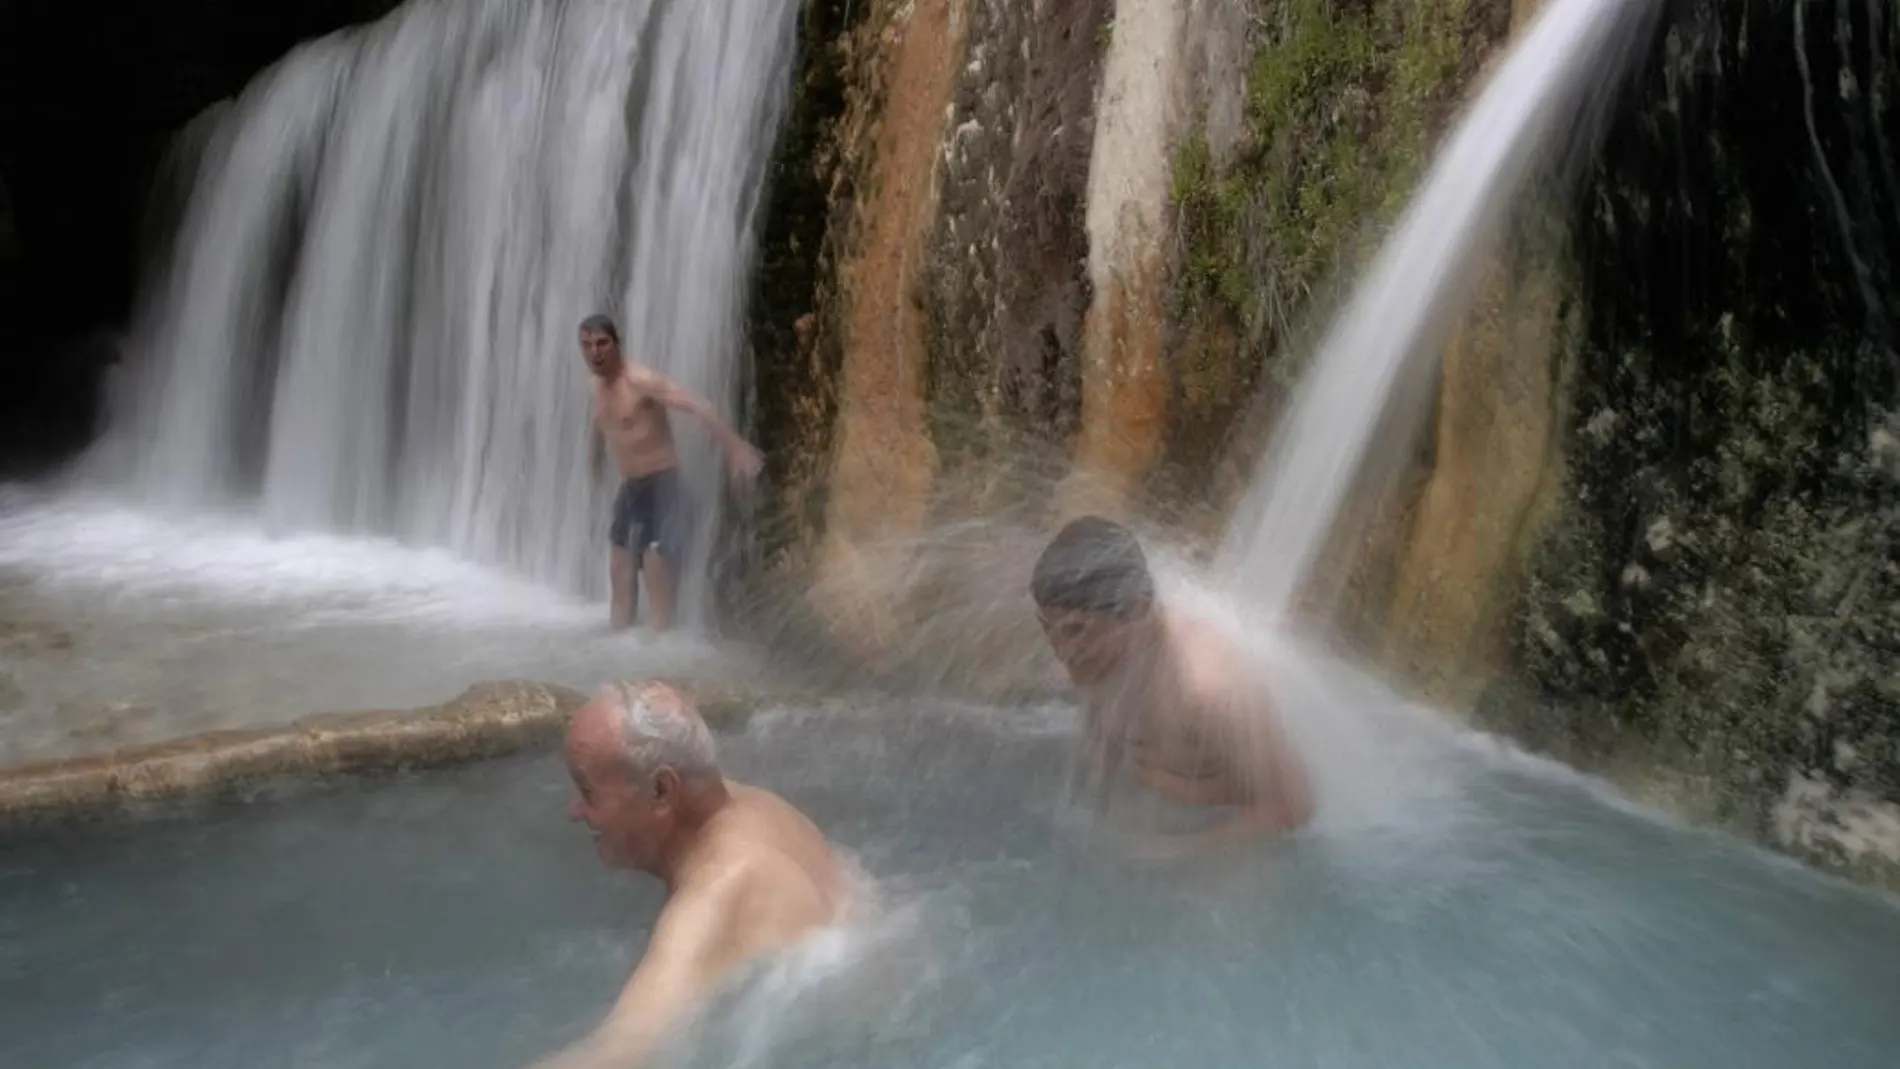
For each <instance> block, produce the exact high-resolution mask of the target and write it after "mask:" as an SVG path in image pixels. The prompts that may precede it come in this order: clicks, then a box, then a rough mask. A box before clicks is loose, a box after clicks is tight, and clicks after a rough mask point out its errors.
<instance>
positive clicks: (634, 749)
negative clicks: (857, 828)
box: [535, 683, 852, 1069]
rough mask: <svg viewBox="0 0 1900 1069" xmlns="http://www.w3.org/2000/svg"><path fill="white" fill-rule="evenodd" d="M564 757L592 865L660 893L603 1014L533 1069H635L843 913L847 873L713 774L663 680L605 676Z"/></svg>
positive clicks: (572, 729) (795, 826)
mask: <svg viewBox="0 0 1900 1069" xmlns="http://www.w3.org/2000/svg"><path fill="white" fill-rule="evenodd" d="M567 764H568V771H569V774H570V775H571V776H572V777H573V780H574V789H575V798H574V803H573V807H572V808H573V817H574V819H575V820H578V821H581V822H582V823H584V824H586V825H587V827H588V830H590V831H592V832H593V834H594V849H595V851H596V852H597V853H598V854H599V855H600V860H601V862H602V863H603V864H605V865H607V866H609V867H612V868H629V869H637V870H639V871H642V872H646V873H649V874H651V875H653V876H655V877H657V878H659V879H660V880H661V881H662V882H664V883H665V884H666V904H665V905H664V906H662V907H661V909H660V916H659V919H658V920H657V921H656V922H655V923H654V925H653V934H652V935H651V936H650V937H649V938H648V941H647V949H646V954H645V956H643V957H642V958H641V959H640V965H639V967H638V968H636V969H635V970H634V972H633V977H632V978H631V979H630V980H628V981H627V985H626V987H625V989H624V990H622V992H621V994H620V998H619V999H618V1000H617V1001H616V1002H615V1003H614V1006H613V1009H612V1010H610V1011H608V1014H607V1017H606V1020H604V1021H602V1022H601V1023H600V1025H599V1026H598V1027H596V1028H595V1029H594V1031H593V1032H592V1033H591V1034H589V1035H588V1036H587V1037H586V1038H584V1039H582V1040H581V1041H580V1042H578V1043H576V1044H574V1045H573V1046H571V1047H568V1048H567V1049H565V1050H563V1051H561V1052H559V1053H557V1054H555V1055H554V1056H552V1057H550V1058H548V1059H546V1060H544V1061H541V1062H539V1063H537V1065H536V1066H535V1069H638V1067H639V1066H641V1065H643V1064H645V1063H646V1062H647V1061H648V1059H650V1058H651V1057H652V1056H653V1055H654V1054H655V1053H656V1052H657V1051H658V1050H659V1049H660V1048H662V1047H664V1046H665V1045H666V1043H667V1041H668V1040H670V1039H671V1038H672V1037H673V1036H674V1035H675V1034H676V1033H677V1032H678V1030H679V1028H680V1026H682V1025H684V1024H686V1023H687V1022H688V1021H689V1020H690V1019H691V1018H692V1017H693V1015H694V1014H695V1012H696V1011H698V1010H699V1009H701V1008H703V1007H704V1006H705V1004H706V999H707V997H708V996H710V995H712V994H713V993H714V992H715V991H716V990H717V989H718V988H719V987H720V986H721V984H723V983H724V981H726V980H727V979H728V978H729V977H730V976H731V975H732V974H733V973H734V971H735V970H738V969H740V968H742V967H744V966H745V965H747V964H749V963H751V962H754V961H757V960H760V959H761V958H764V957H767V956H770V955H772V954H774V953H777V952H780V951H784V950H787V949H789V948H791V947H792V946H793V945H794V944H796V943H798V942H799V941H801V940H802V939H804V938H805V937H806V936H808V935H810V934H812V933H814V932H816V931H818V930H819V929H822V928H825V927H827V926H830V925H832V924H836V923H843V922H846V921H847V920H848V917H847V912H848V911H849V910H850V908H851V895H852V889H851V881H850V879H849V877H848V875H847V873H846V872H845V870H844V866H843V865H841V864H840V862H839V859H838V857H837V855H836V854H834V853H833V851H832V849H831V846H830V844H829V843H827V842H826V840H825V836H824V833H822V832H821V831H819V830H818V828H817V827H815V826H814V825H813V824H812V823H811V821H810V820H808V819H806V817H805V816H804V815H803V814H802V813H800V812H799V811H798V810H797V809H795V808H793V807H792V805H791V804H790V803H789V802H786V801H785V800H784V799H782V798H780V797H779V796H778V795H776V794H773V793H772V792H770V791H767V790H764V789H761V788H758V787H749V786H746V785H745V784H741V783H736V782H734V781H732V780H728V779H725V778H724V777H723V776H721V775H720V772H719V765H718V761H717V760H716V755H715V752H714V745H713V737H712V733H711V732H710V731H709V730H707V727H706V722H705V721H704V720H702V719H701V718H700V716H699V713H698V712H697V711H696V710H695V709H694V708H693V706H692V703H691V702H690V701H689V700H688V699H687V698H686V696H685V695H683V694H681V693H680V692H679V691H677V690H675V689H673V688H672V687H669V686H666V685H665V684H663V683H647V684H643V685H629V684H624V683H621V684H613V685H609V686H607V687H603V688H602V689H601V690H600V691H599V692H598V693H597V694H595V696H594V698H593V700H592V701H590V702H588V703H587V704H586V705H585V706H583V707H582V708H581V709H580V711H579V712H577V713H575V714H574V719H573V721H572V722H571V723H570V725H569V727H568V734H567Z"/></svg>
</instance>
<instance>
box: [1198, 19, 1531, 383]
mask: <svg viewBox="0 0 1900 1069" xmlns="http://www.w3.org/2000/svg"><path fill="white" fill-rule="evenodd" d="M1498 9H1501V10H1502V11H1503V13H1504V14H1505V15H1506V16H1507V17H1508V8H1504V7H1502V5H1498V4H1487V3H1486V2H1485V0H1424V2H1417V0H1371V2H1370V3H1365V4H1339V3H1334V2H1330V0H1267V2H1264V3H1262V4H1261V5H1260V12H1259V16H1258V22H1257V26H1258V33H1259V35H1260V37H1259V41H1258V46H1257V49H1256V51H1255V52H1254V55H1253V59H1252V63H1251V66H1250V70H1249V74H1248V79H1247V88H1246V98H1245V117H1246V129H1245V130H1244V131H1243V134H1242V137H1241V139H1240V142H1239V144H1238V145H1237V146H1236V148H1235V151H1234V153H1233V158H1232V159H1231V160H1227V161H1218V160H1216V159H1215V158H1214V154H1213V152H1212V150H1211V149H1210V146H1209V143H1208V139H1207V137H1206V135H1205V134H1204V133H1202V132H1197V133H1195V134H1194V135H1192V136H1190V137H1189V138H1187V139H1186V140H1185V142H1184V143H1183V144H1182V146H1181V147H1180V149H1179V150H1178V152H1177V155H1176V159H1175V167H1174V201H1175V207H1176V210H1177V213H1178V218H1179V225H1180V233H1181V236H1182V243H1183V247H1182V249H1181V263H1182V270H1181V274H1180V294H1179V295H1180V297H1181V299H1182V300H1183V302H1184V309H1183V310H1184V312H1186V313H1187V314H1190V315H1192V314H1195V313H1206V312H1213V313H1215V314H1224V315H1229V316H1232V317H1233V318H1234V319H1235V320H1236V321H1237V322H1238V323H1239V325H1240V326H1241V327H1242V333H1243V336H1244V338H1245V339H1246V344H1247V348H1248V350H1249V354H1248V355H1249V357H1250V358H1251V359H1252V360H1253V361H1256V362H1257V361H1258V360H1260V359H1262V358H1265V357H1267V356H1270V355H1272V353H1273V352H1274V351H1275V350H1276V348H1277V347H1278V346H1279V345H1280V344H1281V343H1282V342H1283V341H1284V340H1285V339H1286V337H1287V336H1288V334H1289V333H1290V331H1291V329H1292V327H1293V324H1292V323H1291V322H1290V317H1291V316H1293V315H1294V314H1296V313H1297V312H1298V311H1299V310H1301V309H1303V308H1305V307H1306V306H1307V304H1308V302H1309V300H1310V298H1311V297H1312V295H1313V293H1314V292H1315V290H1316V289H1317V288H1318V287H1319V286H1320V285H1321V284H1322V283H1323V282H1324V281H1325V280H1326V279H1327V277H1328V276H1329V275H1331V274H1332V273H1333V272H1334V271H1335V270H1336V269H1337V268H1339V267H1340V266H1342V264H1344V263H1349V262H1350V261H1351V260H1352V259H1353V258H1354V256H1355V254H1356V253H1357V251H1358V249H1359V244H1358V243H1359V240H1360V239H1361V238H1363V237H1365V236H1367V235H1366V228H1367V226H1368V225H1372V226H1374V227H1377V226H1379V225H1382V224H1384V223H1388V222H1390V221H1391V219H1392V218H1393V217H1394V216H1396V214H1397V212H1398V209H1399V208H1400V207H1402V206H1403V204H1404V202H1405V198H1406V197H1407V196H1408V195H1409V194H1410V192H1411V190H1412V187H1413V185H1414V184H1415V183H1416V181H1417V179H1418V177H1419V175H1420V173H1421V172H1422V170H1423V168H1424V164H1425V161H1426V159H1427V158H1428V154H1429V151H1430V149H1431V146H1432V145H1433V144H1434V143H1435V140H1436V137H1437V135H1438V133H1439V131H1440V130H1441V129H1442V128H1443V126H1444V124H1445V121H1446V119H1447V118H1448V117H1449V116H1450V115H1451V113H1452V112H1453V110H1454V109H1455V107H1456V105H1457V104H1458V102H1459V101H1460V100H1461V99H1462V95H1463V91H1464V87H1465V85H1466V83H1467V82H1469V81H1470V79H1471V77H1472V75H1473V74H1474V73H1475V72H1476V70H1477V66H1478V64H1479V62H1481V60H1482V58H1483V56H1484V54H1485V52H1486V51H1487V50H1488V46H1489V44H1490V42H1491V41H1493V40H1494V39H1496V38H1497V37H1498V36H1501V33H1502V29H1503V27H1502V25H1501V24H1500V23H1499V22H1498V20H1497V19H1496V18H1495V17H1493V16H1495V15H1496V14H1497V13H1498Z"/></svg>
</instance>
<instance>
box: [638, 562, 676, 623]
mask: <svg viewBox="0 0 1900 1069" xmlns="http://www.w3.org/2000/svg"><path fill="white" fill-rule="evenodd" d="M640 577H641V578H642V579H644V580H646V584H647V593H648V594H650V595H652V597H653V613H652V615H651V617H650V618H649V620H648V624H649V625H650V626H651V627H652V628H653V630H655V631H664V630H666V629H667V628H669V627H671V626H673V577H672V575H671V573H670V572H669V571H668V569H667V566H666V560H665V558H663V557H661V556H660V551H659V550H658V549H656V548H655V547H653V546H648V547H647V551H646V553H645V554H644V555H642V556H641V558H640Z"/></svg>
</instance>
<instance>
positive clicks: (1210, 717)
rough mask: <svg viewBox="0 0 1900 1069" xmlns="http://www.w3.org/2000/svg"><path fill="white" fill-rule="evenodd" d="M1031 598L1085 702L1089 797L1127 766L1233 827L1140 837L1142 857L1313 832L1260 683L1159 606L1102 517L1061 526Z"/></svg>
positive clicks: (1233, 654)
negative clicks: (1218, 812)
mask: <svg viewBox="0 0 1900 1069" xmlns="http://www.w3.org/2000/svg"><path fill="white" fill-rule="evenodd" d="M1030 594H1031V597H1032V598H1033V599H1034V601H1035V604H1036V616H1037V620H1038V621H1039V622H1040V623H1041V624H1042V629H1043V634H1044V635H1045V636H1046V637H1047V638H1048V640H1049V645H1050V647H1051V649H1052V650H1053V651H1054V653H1055V655H1056V659H1057V660H1059V661H1061V662H1062V665H1063V667H1064V668H1065V669H1066V670H1067V671H1068V675H1069V679H1070V681H1071V682H1072V683H1073V684H1074V685H1075V687H1076V690H1077V692H1078V694H1079V696H1080V698H1081V701H1082V706H1083V722H1084V729H1083V757H1084V767H1085V768H1087V769H1088V770H1089V771H1090V773H1091V774H1092V775H1093V776H1094V777H1096V780H1097V785H1098V786H1100V785H1104V784H1106V783H1107V782H1108V781H1109V780H1110V779H1111V778H1112V777H1114V776H1115V775H1117V774H1118V773H1119V772H1120V770H1121V768H1122V766H1123V765H1124V763H1126V764H1129V765H1132V767H1133V771H1134V773H1135V776H1136V778H1137V780H1138V781H1139V782H1140V783H1141V784H1143V785H1144V786H1146V787H1147V788H1149V789H1150V790H1152V791H1154V792H1156V793H1158V794H1160V795H1162V796H1164V797H1166V798H1168V799H1172V800H1173V801H1175V802H1178V803H1183V804H1185V805H1187V806H1190V807H1196V808H1201V807H1206V808H1214V809H1226V810H1228V811H1230V812H1231V814H1232V816H1231V819H1228V820H1226V821H1224V822H1218V823H1215V824H1213V825H1211V826H1208V827H1205V828H1203V829H1201V830H1199V831H1194V832H1185V833H1173V834H1165V835H1152V836H1148V837H1147V838H1146V839H1145V840H1144V841H1143V842H1142V849H1143V850H1144V851H1145V852H1148V853H1153V854H1161V855H1168V854H1173V853H1179V852H1183V851H1188V850H1193V849H1197V848H1201V847H1207V846H1215V845H1220V844H1224V843H1232V842H1238V841H1241V840H1244V839H1248V838H1254V837H1258V836H1260V835H1262V834H1274V833H1287V832H1292V831H1294V830H1296V829H1298V828H1301V827H1303V826H1305V825H1306V823H1307V822H1308V821H1309V820H1311V819H1312V813H1313V799H1312V789H1311V786H1310V783H1309V781H1308V776H1307V772H1306V768H1305V766H1304V763H1303V762H1302V761H1301V760H1300V757H1299V755H1298V754H1296V753H1295V752H1294V750H1293V748H1292V745H1291V744H1290V742H1289V741H1288V740H1287V738H1286V736H1285V733H1284V731H1283V730H1282V728H1281V725H1280V721H1279V716H1278V714H1277V713H1276V711H1275V710H1274V708H1273V705H1272V703H1271V701H1270V699H1269V697H1268V695H1267V693H1266V690H1265V688H1264V687H1263V686H1262V684H1261V681H1260V680H1259V678H1258V676H1257V675H1256V673H1255V672H1254V671H1253V670H1252V669H1251V667H1250V666H1249V665H1248V664H1247V663H1246V662H1245V659H1244V657H1243V656H1242V654H1241V651H1240V650H1239V648H1238V647H1237V646H1236V644H1235V643H1234V641H1233V640H1232V639H1231V638H1230V637H1229V636H1228V635H1227V634H1226V633H1224V632H1223V631H1222V630H1221V629H1220V628H1219V627H1217V626H1215V625H1214V624H1213V623H1211V622H1209V621H1206V620H1200V619H1195V618H1193V617H1191V616H1188V615H1186V614H1184V613H1179V612H1176V611H1173V610H1171V609H1170V608H1168V607H1167V606H1164V605H1163V604H1162V603H1161V601H1160V599H1159V598H1158V597H1157V595H1156V592H1155V584H1154V577H1153V575H1152V574H1151V573H1150V571H1149V568H1148V561H1147V557H1146V555H1145V554H1144V553H1143V552H1142V549H1141V544H1140V542H1138V541H1137V540H1136V538H1135V536H1134V534H1133V533H1132V532H1131V531H1129V530H1128V529H1127V528H1125V527H1123V526H1121V525H1120V524H1117V523H1114V522H1112V521H1110V520H1106V519H1103V518H1102V517H1099V516H1084V517H1081V518H1080V519H1077V520H1074V521H1072V522H1070V523H1069V524H1068V525H1066V526H1065V527H1063V528H1062V530H1061V531H1060V532H1059V533H1057V534H1056V536H1055V538H1054V539H1052V540H1051V541H1050V543H1049V545H1048V546H1047V547H1046V548H1045V549H1044V550H1043V552H1042V555H1041V556H1040V557H1039V558H1038V559H1037V561H1036V566H1035V569H1034V572H1033V573H1032V575H1031V578H1030Z"/></svg>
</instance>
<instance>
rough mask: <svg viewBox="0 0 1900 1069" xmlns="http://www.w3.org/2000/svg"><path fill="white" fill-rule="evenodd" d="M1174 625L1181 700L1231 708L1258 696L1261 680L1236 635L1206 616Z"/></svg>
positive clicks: (1180, 618)
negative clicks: (1237, 703)
mask: <svg viewBox="0 0 1900 1069" xmlns="http://www.w3.org/2000/svg"><path fill="white" fill-rule="evenodd" d="M1173 623H1174V631H1175V645H1176V650H1175V656H1176V663H1177V664H1178V665H1179V666H1180V668H1179V671H1180V681H1181V686H1182V689H1183V690H1184V691H1185V692H1186V693H1185V694H1184V695H1183V697H1186V698H1188V699H1190V700H1196V701H1197V702H1198V703H1205V704H1210V705H1230V704H1232V703H1234V702H1236V701H1246V700H1248V699H1251V698H1253V697H1256V696H1257V693H1258V691H1259V690H1260V687H1261V684H1262V681H1261V679H1260V675H1259V672H1258V671H1257V670H1256V669H1255V667H1254V665H1253V663H1252V662H1251V661H1250V660H1249V659H1248V657H1247V655H1246V651H1245V650H1244V649H1243V648H1242V646H1241V644H1240V640H1239V638H1238V636H1236V635H1234V634H1233V633H1232V632H1230V631H1229V630H1228V629H1227V628H1226V627H1224V626H1222V625H1221V624H1220V623H1218V622H1216V621H1213V620H1209V619H1207V618H1205V617H1199V616H1182V617H1178V618H1177V619H1176V620H1175V621H1173Z"/></svg>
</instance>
